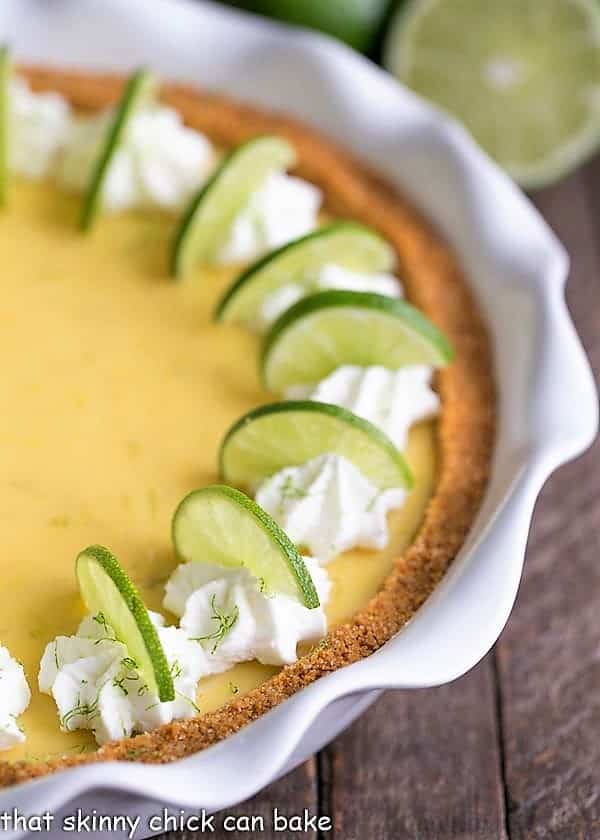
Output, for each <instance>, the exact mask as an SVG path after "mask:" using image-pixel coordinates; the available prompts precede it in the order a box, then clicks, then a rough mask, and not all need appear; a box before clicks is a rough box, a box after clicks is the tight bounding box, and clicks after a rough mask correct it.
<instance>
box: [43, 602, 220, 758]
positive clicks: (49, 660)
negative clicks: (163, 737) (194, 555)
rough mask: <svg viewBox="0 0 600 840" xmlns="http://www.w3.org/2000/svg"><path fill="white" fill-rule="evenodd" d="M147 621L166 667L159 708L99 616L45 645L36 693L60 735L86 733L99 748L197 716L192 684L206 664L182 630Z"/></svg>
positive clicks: (159, 621) (157, 619) (207, 667)
mask: <svg viewBox="0 0 600 840" xmlns="http://www.w3.org/2000/svg"><path fill="white" fill-rule="evenodd" d="M150 617H151V619H152V621H153V623H154V624H155V626H156V628H157V631H158V636H159V639H160V641H161V644H162V646H163V649H164V652H165V655H166V657H167V661H168V663H169V665H170V668H171V674H172V677H173V683H174V686H175V699H174V700H172V701H169V702H167V703H161V702H160V700H159V699H158V697H157V695H156V694H154V693H153V692H151V691H150V689H149V688H148V686H147V685H146V683H145V681H144V679H143V678H142V676H141V674H140V672H139V671H138V668H137V665H136V663H135V661H134V660H133V659H132V658H131V656H130V655H129V653H128V650H127V648H126V647H125V645H123V644H121V643H120V642H118V641H116V639H115V635H114V632H113V630H112V628H111V627H110V625H108V624H107V622H106V620H105V619H104V617H103V615H102V613H98V615H95V616H87V617H86V618H84V619H83V621H82V622H81V624H80V625H79V629H78V630H77V633H76V634H75V635H74V636H58V638H56V639H55V640H54V641H53V642H50V643H49V644H48V645H47V646H46V650H45V652H44V655H43V657H42V661H41V664H40V672H39V677H38V682H39V688H40V691H43V692H45V693H46V694H51V695H52V697H53V698H54V700H55V702H56V706H57V710H58V714H59V717H60V726H61V729H62V730H63V731H65V732H71V731H72V730H75V729H91V730H92V732H93V733H94V736H95V738H96V741H97V742H98V743H99V744H104V743H106V742H107V741H113V740H115V739H117V738H125V737H127V736H129V735H131V734H133V733H138V732H146V731H148V730H150V729H156V727H158V726H161V725H162V724H165V723H169V722H170V721H172V720H174V719H176V718H188V717H193V716H194V715H195V714H197V712H198V708H197V706H196V692H197V687H198V681H199V680H200V678H201V677H202V676H204V675H206V674H208V673H210V662H209V660H208V658H207V656H206V654H205V652H204V650H203V649H202V647H201V646H200V645H198V644H197V643H196V642H193V641H190V639H188V637H187V635H186V634H185V633H184V632H183V631H182V630H179V629H178V628H177V627H165V626H164V618H163V617H162V616H160V615H158V614H157V613H150Z"/></svg>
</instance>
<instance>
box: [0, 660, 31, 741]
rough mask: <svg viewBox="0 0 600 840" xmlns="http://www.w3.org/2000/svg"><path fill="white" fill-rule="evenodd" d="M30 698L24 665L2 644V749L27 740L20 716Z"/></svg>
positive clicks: (0, 673)
mask: <svg viewBox="0 0 600 840" xmlns="http://www.w3.org/2000/svg"><path fill="white" fill-rule="evenodd" d="M30 699H31V692H30V690H29V685H28V683H27V678H26V676H25V672H24V670H23V666H22V665H21V663H20V662H17V660H16V659H15V658H14V657H13V656H11V654H10V652H9V650H8V649H7V648H5V647H4V646H2V645H0V750H10V749H11V748H12V747H14V746H16V745H17V744H21V743H23V741H24V740H25V733H24V732H23V730H22V729H21V727H20V726H19V722H18V718H19V715H21V714H23V712H24V711H25V709H26V708H27V707H28V706H29V701H30Z"/></svg>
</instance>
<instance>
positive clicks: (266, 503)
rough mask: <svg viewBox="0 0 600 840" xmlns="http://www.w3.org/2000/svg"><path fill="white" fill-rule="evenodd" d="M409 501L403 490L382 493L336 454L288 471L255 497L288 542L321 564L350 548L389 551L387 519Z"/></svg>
mask: <svg viewBox="0 0 600 840" xmlns="http://www.w3.org/2000/svg"><path fill="white" fill-rule="evenodd" d="M405 498H406V491H405V490H403V489H401V488H399V487H390V488H388V489H386V490H380V489H379V488H378V487H376V486H375V485H374V484H373V483H372V482H370V481H369V480H368V479H367V478H365V477H364V476H363V475H362V473H361V472H360V470H358V469H357V468H356V467H355V466H354V464H353V463H352V462H351V461H349V460H348V459H347V458H344V457H343V456H341V455H333V454H325V455H318V456H317V457H316V458H313V459H311V460H310V461H307V462H306V463H305V464H302V465H300V466H298V467H285V468H284V469H283V470H280V471H279V472H277V473H275V475H274V476H272V477H271V478H268V479H267V480H266V481H264V482H263V483H262V484H261V485H260V486H259V488H258V490H257V493H256V501H257V502H258V504H259V505H261V507H263V508H264V509H265V510H266V511H268V512H269V513H270V514H271V516H272V517H273V518H274V519H276V520H277V522H279V524H280V525H281V527H282V528H283V530H284V531H285V532H286V534H287V535H288V536H289V537H290V539H291V540H292V541H293V542H295V543H296V545H299V546H301V547H303V548H305V549H307V550H308V551H310V553H311V554H312V555H313V556H314V557H318V558H319V559H320V561H321V562H328V561H329V560H331V559H333V558H334V557H336V556H337V555H338V554H341V553H342V552H344V551H348V549H351V548H357V547H358V548H370V549H382V548H385V547H386V546H387V544H388V539H389V535H388V524H387V514H388V513H389V511H391V510H397V509H399V508H401V507H402V505H403V504H404V500H405Z"/></svg>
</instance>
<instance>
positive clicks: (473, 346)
mask: <svg viewBox="0 0 600 840" xmlns="http://www.w3.org/2000/svg"><path fill="white" fill-rule="evenodd" d="M23 72H24V73H25V74H26V75H27V77H28V78H29V81H30V82H31V84H32V86H33V87H34V88H36V89H39V90H56V91H59V92H61V93H63V94H64V95H65V96H67V97H68V98H69V99H70V100H71V102H72V103H73V104H74V105H75V106H77V107H80V108H85V109H92V110H93V109H98V108H101V107H105V106H107V105H109V104H111V103H113V102H115V101H116V100H117V98H118V96H119V94H120V92H121V90H122V86H123V80H122V79H121V78H117V77H114V76H99V75H95V76H92V75H86V74H81V73H70V72H69V73H63V72H57V71H51V70H46V69H32V68H29V69H26V70H24V71H23ZM162 98H163V100H164V101H165V102H166V103H168V104H170V105H171V106H172V107H174V108H176V109H177V110H178V111H179V112H180V113H181V115H182V116H183V118H184V120H185V121H186V123H188V125H190V126H192V127H193V128H196V129H197V130H199V131H202V132H204V133H205V134H207V135H208V136H210V137H211V138H212V139H213V140H214V141H216V142H217V143H219V144H222V145H225V146H232V145H235V144H237V143H239V142H241V141H243V140H245V139H247V138H249V137H252V136H254V135H257V134H264V133H278V134H281V135H283V136H285V137H287V138H289V139H290V140H291V141H292V143H293V144H294V146H295V148H296V150H297V153H298V167H297V173H298V174H299V175H300V176H302V177H304V178H306V179H308V180H310V181H313V182H315V183H316V184H317V185H318V186H319V187H321V188H322V189H323V191H324V194H325V197H326V206H327V209H328V210H330V211H331V212H332V213H333V214H336V215H339V216H342V217H344V216H345V217H351V218H354V219H357V220H360V221H362V222H364V223H365V224H368V225H371V226H373V227H374V228H376V229H377V230H379V231H380V233H381V234H382V235H383V236H385V237H386V238H387V239H388V241H389V242H390V243H391V244H392V245H393V247H394V249H395V250H396V253H397V255H398V258H399V264H400V266H401V277H402V282H403V284H404V287H405V290H406V293H407V296H408V298H409V299H410V300H411V301H412V302H413V303H415V305H416V306H418V307H419V308H420V309H422V310H423V311H424V312H425V313H426V314H427V315H428V316H429V318H431V320H433V321H434V322H435V323H436V324H437V325H438V326H439V327H440V329H442V330H443V331H444V332H445V333H446V334H447V336H448V337H449V338H450V340H451V342H452V343H453V345H454V347H455V350H456V360H455V361H454V362H453V364H452V365H451V366H450V367H449V368H448V369H446V370H443V371H441V372H440V373H439V374H438V388H439V391H440V395H441V398H442V403H443V411H442V414H441V417H440V421H439V450H440V471H439V480H438V485H437V488H436V492H435V494H434V495H433V497H432V499H431V500H430V503H429V506H428V509H427V512H426V515H425V518H424V521H423V523H422V526H421V529H420V531H419V533H418V535H417V537H416V539H415V541H414V543H413V544H412V545H411V547H410V548H409V549H408V550H407V551H406V552H405V553H404V554H403V555H402V556H400V557H398V558H397V559H396V561H395V563H394V568H393V571H392V572H391V573H390V575H389V576H388V578H387V580H386V582H385V584H384V586H383V588H382V590H381V591H380V592H379V593H378V594H377V595H376V596H375V597H374V598H373V599H372V600H371V601H370V603H369V604H368V605H367V606H366V608H365V609H364V610H362V611H361V612H360V613H359V614H358V615H356V616H355V617H354V618H353V619H352V620H351V621H350V622H348V623H346V624H344V625H342V626H340V627H338V628H336V629H335V630H333V631H332V632H330V633H329V635H328V636H327V639H326V642H325V643H324V644H322V645H319V646H317V647H316V648H315V649H314V650H313V651H312V652H310V653H308V654H307V655H305V656H303V657H302V658H301V659H299V660H298V662H295V663H294V664H293V665H288V666H286V667H285V668H283V669H282V670H281V671H280V672H279V673H278V674H277V675H276V676H274V677H272V678H271V679H270V680H268V681H267V682H265V683H263V684H262V685H261V686H259V687H258V688H256V689H254V690H253V691H251V692H250V693H249V694H246V695H245V696H243V697H241V698H239V699H237V700H232V701H231V702H230V703H228V704H227V705H226V706H224V707H222V708H220V709H218V710H216V711H214V712H209V713H207V714H204V715H202V716H200V717H197V718H192V719H188V720H181V721H175V722H173V723H171V724H168V725H167V726H164V727H162V728H160V729H158V730H155V731H152V732H148V733H145V734H143V735H137V736H135V737H132V738H127V739H124V740H122V741H118V742H115V743H112V744H107V745H105V746H103V747H101V748H100V749H98V750H96V751H95V752H93V753H89V754H85V755H81V756H71V757H66V758H63V759H60V760H52V761H48V762H44V763H36V764H33V763H27V762H19V763H15V764H11V763H8V762H2V763H1V764H0V786H6V785H11V784H15V783H17V782H22V781H24V780H27V779H31V778H36V777H39V776H43V775H45V774H47V773H49V772H52V771H54V770H57V769H60V768H64V767H72V766H77V765H80V764H86V763H90V762H95V761H106V760H119V761H128V760H129V761H131V760H137V761H144V762H152V763H161V762H169V761H174V760H176V759H178V758H181V757H183V756H187V755H190V754H192V753H195V752H197V751H199V750H202V749H204V748H205V747H208V746H210V745H211V744H214V743H216V742H217V741H220V740H222V739H223V738H226V737H227V736H229V735H231V734H233V733H234V732H237V731H238V730H239V729H241V727H243V726H245V725H246V724H247V723H249V722H251V721H252V720H255V719H256V718H258V717H259V716H260V715H262V714H264V713H265V712H267V711H268V710H269V709H272V708H273V707H274V706H275V705H277V704H278V703H280V702H282V701H283V700H285V699H286V698H288V697H290V696H291V695H292V694H294V693H295V692H297V691H299V690H300V689H301V688H302V687H303V686H305V685H308V684H309V683H311V682H313V681H314V680H316V679H318V678H319V677H321V676H323V675H324V674H327V673H329V672H330V671H333V670H335V669H336V668H339V667H341V666H343V665H348V664H350V663H352V662H356V661H357V660H359V659H361V658H363V657H365V656H368V655H369V654H371V653H373V651H375V650H377V648H379V647H381V645H383V644H384V643H385V642H386V641H388V640H389V639H390V638H391V637H392V636H393V635H394V634H395V633H397V632H398V631H399V630H400V629H401V627H402V626H403V625H404V624H405V622H406V621H407V620H408V619H409V618H410V617H411V616H412V615H413V614H414V612H415V611H416V610H417V609H418V608H419V607H420V606H421V605H422V604H423V602H424V601H425V600H426V598H427V597H428V596H429V595H430V594H431V592H432V590H433V589H434V587H435V586H436V584H437V583H438V582H439V581H440V579H441V578H442V576H443V575H444V573H445V571H446V569H447V568H448V566H449V565H450V563H451V562H452V560H453V559H454V557H455V556H456V554H457V552H458V550H459V548H460V547H461V545H462V543H463V541H464V539H465V537H466V535H467V532H468V530H469V528H470V526H471V524H472V522H473V520H474V518H475V515H476V513H477V511H478V509H479V506H480V503H481V499H482V496H483V493H484V490H485V486H486V482H487V479H488V474H489V470H490V463H491V456H492V449H493V442H494V421H495V385H494V375H493V364H492V356H491V347H490V342H489V337H488V334H487V330H486V327H485V325H484V322H483V319H482V316H481V314H480V312H479V310H478V307H477V305H476V302H475V300H474V298H473V296H472V294H471V292H470V290H469V288H468V285H467V282H466V280H465V277H464V275H463V273H462V271H461V269H460V267H459V265H458V263H457V261H456V259H455V257H454V256H453V254H452V253H451V251H450V249H449V248H448V246H447V245H446V244H445V243H444V242H443V241H442V239H441V238H440V236H439V235H438V234H437V233H435V232H434V231H433V230H432V228H431V227H430V226H429V225H428V224H427V223H426V222H425V221H424V220H423V219H422V218H421V217H420V216H419V215H418V214H417V213H416V212H415V211H414V210H413V209H412V208H411V207H409V206H408V205H407V204H406V203H405V201H404V200H403V199H402V198H401V197H400V196H398V195H397V193H396V192H395V191H394V190H393V189H391V188H390V187H389V186H388V185H387V184H385V182H383V181H382V180H381V179H380V178H379V177H378V176H377V175H375V174H374V173H372V172H371V171H370V170H369V169H368V168H366V167H365V166H364V165H362V164H360V163H359V162H358V161H356V160H355V159H354V158H353V157H352V156H351V155H350V154H348V153H346V152H344V151H342V150H341V149H340V148H339V147H338V146H337V145H335V144H334V143H332V142H331V141H329V140H327V139H326V138H325V137H323V136H321V135H320V134H318V133H317V132H316V131H314V130H313V129H311V128H309V127H307V126H305V125H303V124H301V123H299V122H297V121H296V120H293V119H291V118H289V117H287V116H284V115H279V114H272V113H267V112H264V111H259V110H257V109H255V108H251V107H248V106H246V105H242V104H239V103H237V102H235V101H233V100H231V99H229V98H227V97H224V96H221V95H217V94H212V93H207V92H205V91H202V90H198V89H196V88H192V87H190V86H186V85H175V84H172V85H169V84H167V85H165V86H164V87H163V91H162Z"/></svg>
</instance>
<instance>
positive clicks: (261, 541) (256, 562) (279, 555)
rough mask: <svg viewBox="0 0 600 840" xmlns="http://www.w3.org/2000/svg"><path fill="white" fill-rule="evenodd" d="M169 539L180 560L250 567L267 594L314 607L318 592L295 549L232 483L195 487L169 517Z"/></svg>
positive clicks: (317, 600)
mask: <svg viewBox="0 0 600 840" xmlns="http://www.w3.org/2000/svg"><path fill="white" fill-rule="evenodd" d="M173 542H174V544H175V550H176V552H177V554H178V556H179V557H180V558H181V559H182V560H187V561H189V560H194V561H196V562H198V563H215V564H216V565H218V566H226V567H228V568H237V567H242V566H243V567H244V568H246V569H248V571H249V572H251V574H253V575H254V576H255V577H256V578H257V579H258V580H260V581H261V582H262V583H263V584H264V587H265V589H266V591H268V592H271V593H276V592H278V593H284V594H286V595H291V596H292V597H293V598H296V599H298V600H299V601H301V602H302V603H303V604H304V606H305V607H308V608H309V609H312V608H314V607H318V606H319V596H318V595H317V591H316V589H315V586H314V583H313V581H312V578H311V576H310V573H309V571H308V569H307V568H306V566H305V565H304V561H303V560H302V558H301V557H300V555H299V554H298V549H297V548H296V547H295V545H294V544H293V543H292V541H291V540H290V538H289V537H288V536H287V535H286V534H285V533H284V532H283V531H282V530H281V528H280V527H279V525H278V524H277V523H276V522H275V520H274V519H272V518H271V517H270V516H269V514H268V513H267V512H266V511H264V510H263V509H262V508H261V507H260V506H259V505H257V504H256V502H253V501H252V499H249V498H248V496H246V495H244V493H241V492H240V491H239V490H234V489H233V488H232V487H224V486H221V485H213V486H211V487H203V488H202V489H201V490H193V491H192V492H191V493H190V494H189V495H188V496H186V497H185V499H184V500H183V501H182V502H181V503H180V505H179V507H178V508H177V510H176V511H175V515H174V517H173Z"/></svg>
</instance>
